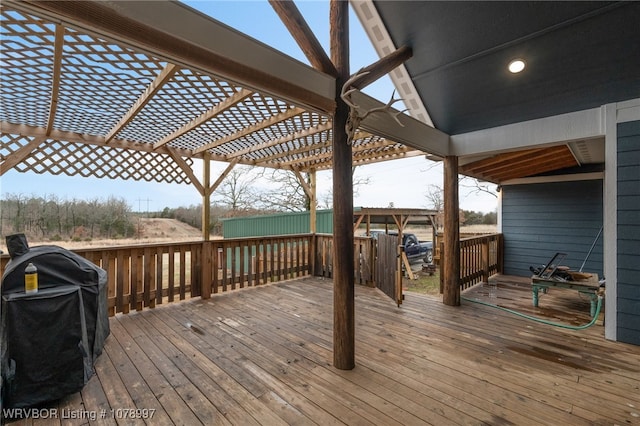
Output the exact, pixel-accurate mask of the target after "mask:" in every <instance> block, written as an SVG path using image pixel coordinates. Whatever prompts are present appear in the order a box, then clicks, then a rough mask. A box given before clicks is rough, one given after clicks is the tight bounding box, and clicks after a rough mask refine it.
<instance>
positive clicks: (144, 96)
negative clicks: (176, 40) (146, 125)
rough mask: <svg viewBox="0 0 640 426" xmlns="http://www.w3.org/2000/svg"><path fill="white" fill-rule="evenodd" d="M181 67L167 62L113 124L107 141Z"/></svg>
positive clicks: (133, 116)
mask: <svg viewBox="0 0 640 426" xmlns="http://www.w3.org/2000/svg"><path fill="white" fill-rule="evenodd" d="M178 69H179V67H178V66H176V65H174V64H167V65H165V67H164V68H163V69H162V71H160V74H158V75H157V76H156V78H155V79H154V80H153V81H152V82H151V83H150V84H149V85H148V86H147V88H146V89H145V91H144V92H142V93H141V94H140V97H139V98H138V99H137V100H136V102H135V103H134V104H133V105H132V106H131V108H129V111H127V113H126V114H125V115H123V116H122V118H121V119H120V120H119V121H118V123H117V124H116V125H115V126H113V128H112V129H111V130H110V131H109V133H107V135H106V136H105V142H106V143H109V142H110V141H111V140H112V139H113V138H114V137H115V136H116V135H117V134H118V132H119V131H121V130H122V129H124V128H125V127H126V125H127V124H129V123H130V122H131V120H133V119H134V118H135V116H136V115H138V113H139V112H140V111H142V109H143V108H144V106H145V105H146V104H147V103H149V101H150V100H151V99H152V98H153V97H154V96H155V94H156V93H158V91H159V90H160V89H161V88H162V86H164V85H165V84H166V83H167V82H168V81H169V80H171V78H172V77H173V76H174V74H175V73H176V72H177V71H178Z"/></svg>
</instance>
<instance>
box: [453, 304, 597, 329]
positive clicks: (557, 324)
mask: <svg viewBox="0 0 640 426" xmlns="http://www.w3.org/2000/svg"><path fill="white" fill-rule="evenodd" d="M460 299H462V300H466V301H467V302H472V303H479V304H481V305H485V306H490V307H492V308H497V309H500V310H502V311H505V312H509V313H510V314H514V315H518V316H519V317H522V318H526V319H528V320H532V321H536V322H540V323H542V324H547V325H552V326H554V327H560V328H566V329H569V330H584V329H585V328H589V327H591V326H592V325H593V324H595V323H596V320H597V319H598V316H599V315H600V308H601V307H602V296H598V304H597V306H596V312H595V315H593V318H592V319H591V322H589V323H588V324H583V325H568V324H561V323H559V322H553V321H547V320H544V319H542V318H536V317H532V316H530V315H526V314H523V313H520V312H517V311H514V310H512V309H507V308H503V307H502V306H498V305H494V304H492V303H487V302H483V301H481V300H477V299H469V298H468V297H464V296H461V297H460Z"/></svg>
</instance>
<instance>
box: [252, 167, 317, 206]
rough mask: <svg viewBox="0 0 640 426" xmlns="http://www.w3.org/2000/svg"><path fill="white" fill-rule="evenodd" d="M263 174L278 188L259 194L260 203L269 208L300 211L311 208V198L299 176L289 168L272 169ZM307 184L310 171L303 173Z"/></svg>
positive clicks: (309, 178) (309, 180) (309, 179)
mask: <svg viewBox="0 0 640 426" xmlns="http://www.w3.org/2000/svg"><path fill="white" fill-rule="evenodd" d="M268 173H269V174H268V175H267V172H264V173H263V174H262V176H265V177H266V179H267V180H268V181H269V182H270V183H271V184H275V185H276V188H275V189H273V190H269V191H266V192H263V193H261V194H260V195H259V200H260V204H261V206H262V207H263V208H265V209H267V210H276V211H292V212H299V211H305V210H310V209H311V199H310V198H309V197H308V196H307V194H306V192H304V188H303V187H302V184H301V183H300V180H299V179H298V177H297V176H296V175H295V173H293V172H292V171H289V170H272V171H270V172H268ZM301 175H302V177H303V178H304V179H305V181H306V183H307V184H310V182H311V177H310V174H309V173H301Z"/></svg>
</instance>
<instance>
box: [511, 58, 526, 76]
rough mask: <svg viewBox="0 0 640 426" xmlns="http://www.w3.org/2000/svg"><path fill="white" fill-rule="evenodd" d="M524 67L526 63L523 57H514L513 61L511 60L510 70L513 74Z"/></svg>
mask: <svg viewBox="0 0 640 426" xmlns="http://www.w3.org/2000/svg"><path fill="white" fill-rule="evenodd" d="M524 67H525V63H524V61H523V60H522V59H514V60H513V61H511V62H509V71H510V72H512V73H513V74H517V73H519V72H521V71H522V70H523V69H524Z"/></svg>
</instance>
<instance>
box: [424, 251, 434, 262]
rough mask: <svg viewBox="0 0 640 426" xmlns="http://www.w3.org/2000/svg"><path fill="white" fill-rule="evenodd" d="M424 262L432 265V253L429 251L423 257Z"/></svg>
mask: <svg viewBox="0 0 640 426" xmlns="http://www.w3.org/2000/svg"><path fill="white" fill-rule="evenodd" d="M424 261H425V262H426V263H432V262H433V251H431V250H429V251H428V252H427V255H426V256H425V257H424Z"/></svg>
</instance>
